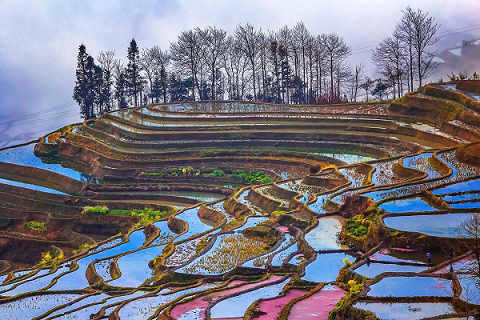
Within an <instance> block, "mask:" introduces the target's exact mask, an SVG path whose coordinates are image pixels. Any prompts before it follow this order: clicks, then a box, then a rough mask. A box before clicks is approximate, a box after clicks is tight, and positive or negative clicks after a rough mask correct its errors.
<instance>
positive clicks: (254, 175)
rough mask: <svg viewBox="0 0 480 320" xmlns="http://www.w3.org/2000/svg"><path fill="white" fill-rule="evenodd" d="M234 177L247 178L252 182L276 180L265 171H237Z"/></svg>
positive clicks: (262, 182) (263, 182)
mask: <svg viewBox="0 0 480 320" xmlns="http://www.w3.org/2000/svg"><path fill="white" fill-rule="evenodd" d="M231 177H232V178H237V179H242V180H246V181H248V182H250V183H261V184H265V183H272V182H273V181H274V180H273V179H272V178H270V177H269V176H267V175H266V174H265V173H260V172H240V171H237V172H235V173H233V174H232V176H231Z"/></svg>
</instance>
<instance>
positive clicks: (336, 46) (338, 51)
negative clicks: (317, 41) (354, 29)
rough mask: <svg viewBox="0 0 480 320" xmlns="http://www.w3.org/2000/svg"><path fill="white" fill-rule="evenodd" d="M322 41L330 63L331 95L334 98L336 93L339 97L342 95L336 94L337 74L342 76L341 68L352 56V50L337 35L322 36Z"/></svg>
mask: <svg viewBox="0 0 480 320" xmlns="http://www.w3.org/2000/svg"><path fill="white" fill-rule="evenodd" d="M321 39H322V44H323V46H324V48H325V52H326V54H327V58H328V61H329V71H330V95H331V96H332V97H333V96H335V93H336V94H337V95H339V94H340V92H335V86H334V83H335V76H334V75H335V72H337V74H338V75H340V72H338V70H339V66H340V65H341V64H342V63H343V62H344V61H345V59H346V58H347V57H348V56H349V55H350V53H351V48H350V47H349V46H347V44H346V43H345V41H344V40H343V38H342V37H340V36H339V35H337V34H336V33H330V34H322V36H321ZM337 81H338V80H337Z"/></svg>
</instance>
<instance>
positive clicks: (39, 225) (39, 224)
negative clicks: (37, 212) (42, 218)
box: [23, 221, 46, 231]
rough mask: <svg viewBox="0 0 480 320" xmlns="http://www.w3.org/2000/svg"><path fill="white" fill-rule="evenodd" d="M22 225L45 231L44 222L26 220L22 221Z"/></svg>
mask: <svg viewBox="0 0 480 320" xmlns="http://www.w3.org/2000/svg"><path fill="white" fill-rule="evenodd" d="M23 226H24V227H25V228H27V229H31V230H35V231H45V230H46V227H45V222H38V221H28V222H24V223H23Z"/></svg>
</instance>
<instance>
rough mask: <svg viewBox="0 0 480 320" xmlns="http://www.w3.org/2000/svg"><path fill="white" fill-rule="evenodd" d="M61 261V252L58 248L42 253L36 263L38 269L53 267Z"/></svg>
mask: <svg viewBox="0 0 480 320" xmlns="http://www.w3.org/2000/svg"><path fill="white" fill-rule="evenodd" d="M61 260H63V252H62V251H61V250H60V249H58V248H53V249H52V250H50V251H47V252H42V259H41V260H40V262H39V263H38V266H39V267H42V268H43V267H53V266H55V265H57V263H58V262H59V261H61Z"/></svg>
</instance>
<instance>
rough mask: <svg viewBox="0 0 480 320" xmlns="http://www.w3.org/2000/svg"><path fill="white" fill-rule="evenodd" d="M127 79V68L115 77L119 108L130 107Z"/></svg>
mask: <svg viewBox="0 0 480 320" xmlns="http://www.w3.org/2000/svg"><path fill="white" fill-rule="evenodd" d="M127 86H128V83H127V80H126V79H125V70H124V69H123V70H121V71H119V72H118V74H117V75H116V77H115V98H116V99H117V101H118V108H119V109H124V108H126V107H128V103H127Z"/></svg>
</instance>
